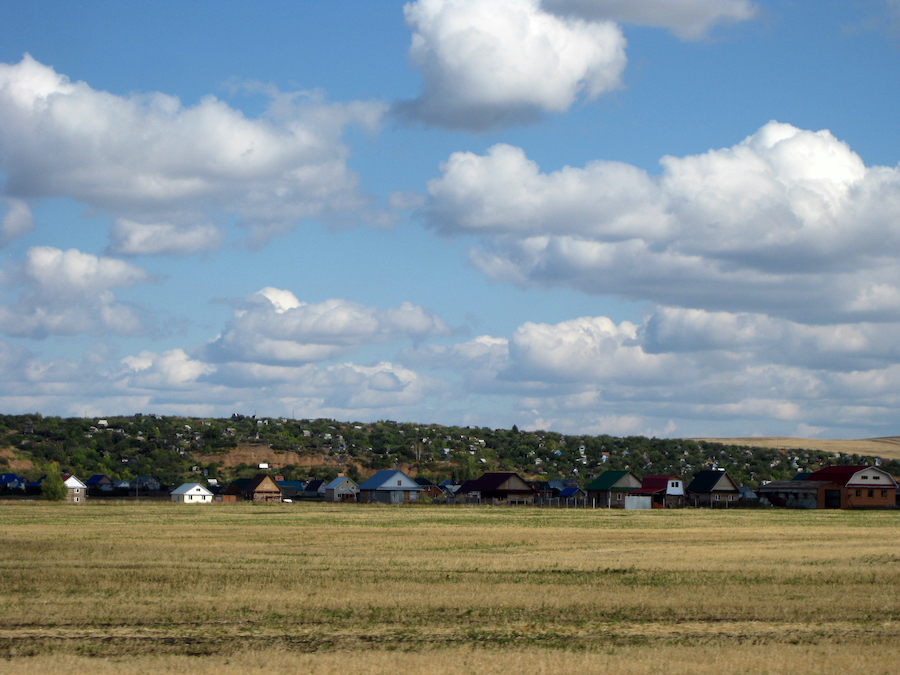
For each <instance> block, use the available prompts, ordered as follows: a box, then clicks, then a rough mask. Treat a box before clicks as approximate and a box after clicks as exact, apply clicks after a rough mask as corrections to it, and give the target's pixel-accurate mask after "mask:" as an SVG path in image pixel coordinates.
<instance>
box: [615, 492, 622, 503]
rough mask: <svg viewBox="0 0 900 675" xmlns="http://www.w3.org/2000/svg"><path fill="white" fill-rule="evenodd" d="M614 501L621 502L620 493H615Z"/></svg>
mask: <svg viewBox="0 0 900 675" xmlns="http://www.w3.org/2000/svg"><path fill="white" fill-rule="evenodd" d="M616 500H617V501H622V493H621V492H617V493H616Z"/></svg>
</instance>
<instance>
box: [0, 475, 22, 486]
mask: <svg viewBox="0 0 900 675" xmlns="http://www.w3.org/2000/svg"><path fill="white" fill-rule="evenodd" d="M26 483H28V481H27V480H25V479H24V478H21V477H20V476H17V475H16V474H14V473H0V490H24V489H25V484H26Z"/></svg>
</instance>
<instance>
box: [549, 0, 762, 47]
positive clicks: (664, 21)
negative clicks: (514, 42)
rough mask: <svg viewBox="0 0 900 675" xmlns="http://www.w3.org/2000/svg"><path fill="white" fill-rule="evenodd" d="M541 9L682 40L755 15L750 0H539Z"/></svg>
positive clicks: (694, 37)
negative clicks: (637, 27)
mask: <svg viewBox="0 0 900 675" xmlns="http://www.w3.org/2000/svg"><path fill="white" fill-rule="evenodd" d="M541 4H542V6H543V7H544V9H546V10H547V11H550V12H554V13H557V14H561V15H563V16H573V17H580V18H583V19H588V20H604V19H606V20H609V19H612V20H614V21H621V22H625V23H634V24H638V25H642V26H657V27H659V28H668V29H669V30H671V31H672V32H673V33H674V34H675V35H677V36H678V37H680V38H682V39H684V40H698V39H700V38H702V37H704V36H705V35H707V34H708V33H709V31H710V30H711V29H712V28H713V27H715V26H717V25H722V24H730V23H737V22H739V21H747V20H749V19H752V18H754V17H755V16H756V15H757V13H758V8H757V7H756V5H755V4H754V3H752V2H749V0H542V2H541Z"/></svg>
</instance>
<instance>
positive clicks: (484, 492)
mask: <svg viewBox="0 0 900 675" xmlns="http://www.w3.org/2000/svg"><path fill="white" fill-rule="evenodd" d="M536 496H537V491H536V490H535V489H534V488H533V487H531V485H529V484H528V483H526V482H525V481H524V480H522V478H520V477H519V475H518V474H515V473H512V472H507V471H500V472H490V473H486V474H484V475H482V476H481V478H478V479H476V480H468V481H466V482H465V483H463V484H462V485H461V486H460V488H459V490H458V491H457V492H456V499H457V501H459V500H460V498H461V497H462V498H463V499H464V500H467V501H469V502H477V503H479V504H507V505H510V504H534V498H535V497H536Z"/></svg>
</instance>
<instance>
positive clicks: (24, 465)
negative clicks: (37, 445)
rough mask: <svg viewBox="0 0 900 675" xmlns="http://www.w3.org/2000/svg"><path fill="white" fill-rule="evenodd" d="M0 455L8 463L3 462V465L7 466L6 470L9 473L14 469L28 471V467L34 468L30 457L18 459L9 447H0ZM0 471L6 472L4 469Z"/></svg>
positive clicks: (14, 470)
mask: <svg viewBox="0 0 900 675" xmlns="http://www.w3.org/2000/svg"><path fill="white" fill-rule="evenodd" d="M0 457H3V458H4V459H5V460H7V462H8V464H5V465H4V466H6V467H8V470H9V472H11V473H14V472H16V471H28V470H29V469H33V468H34V464H33V463H32V462H31V460H30V459H20V458H19V457H17V456H16V453H15V451H13V450H12V449H11V448H0ZM0 473H6V471H3V470H2V469H0Z"/></svg>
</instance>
